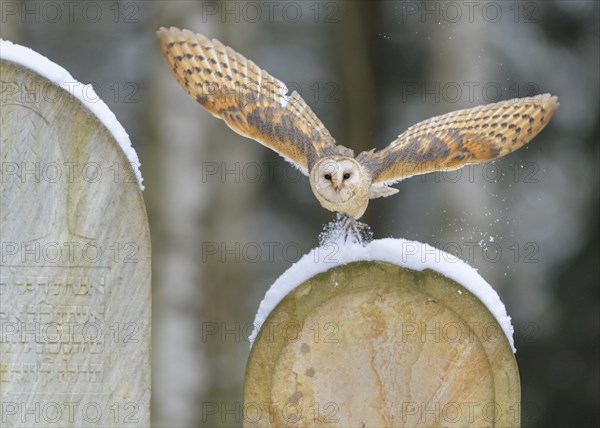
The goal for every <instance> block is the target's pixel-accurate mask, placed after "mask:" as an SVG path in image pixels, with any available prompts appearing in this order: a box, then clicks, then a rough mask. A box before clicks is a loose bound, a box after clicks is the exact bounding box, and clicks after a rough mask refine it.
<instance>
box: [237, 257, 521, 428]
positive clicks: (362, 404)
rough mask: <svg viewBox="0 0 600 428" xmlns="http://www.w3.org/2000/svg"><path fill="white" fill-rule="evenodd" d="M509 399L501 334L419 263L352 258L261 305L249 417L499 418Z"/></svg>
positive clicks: (304, 420) (513, 384)
mask: <svg viewBox="0 0 600 428" xmlns="http://www.w3.org/2000/svg"><path fill="white" fill-rule="evenodd" d="M315 254H316V253H315ZM306 258H307V259H308V258H309V257H308V256H307V257H306ZM308 264H310V263H308ZM304 268H306V266H304ZM451 268H452V266H451ZM458 268H459V267H458V266H457V269H458ZM296 274H297V272H295V273H294V274H293V275H290V277H294V276H295V275H296ZM284 275H285V274H284ZM278 281H279V280H278ZM502 310H503V309H502ZM519 406H520V384H519V373H518V368H517V365H516V361H515V358H514V355H513V351H512V349H511V344H510V343H509V341H508V339H507V336H506V334H505V332H504V331H503V327H502V326H501V325H500V324H499V322H498V320H497V319H496V318H495V316H494V315H492V313H491V312H490V309H488V307H486V305H484V304H483V303H482V301H481V300H480V299H479V298H478V297H477V296H475V295H474V294H473V293H472V292H471V291H469V290H468V289H467V288H465V287H463V286H462V285H460V284H459V283H457V282H455V281H453V280H451V279H449V278H447V277H446V276H444V275H441V274H439V273H437V272H434V271H432V270H429V269H425V270H422V271H417V270H412V269H407V268H406V267H401V266H398V265H396V264H392V263H388V262H382V261H358V262H353V263H349V264H345V265H341V266H336V267H332V268H331V269H329V270H326V271H325V272H322V273H319V274H316V275H314V276H312V277H310V279H308V280H306V281H303V282H301V284H300V285H298V286H297V287H296V288H294V289H292V290H291V291H290V292H289V293H288V294H287V295H285V297H284V298H283V299H282V300H281V301H280V302H279V303H278V304H277V306H275V308H274V309H273V310H272V311H271V312H270V314H269V315H268V317H267V318H266V320H265V321H264V323H263V324H262V326H261V329H260V333H259V334H258V336H257V338H256V340H255V342H254V344H253V347H252V351H251V354H250V357H249V360H248V365H247V368H246V379H245V387H244V407H243V409H244V426H247V427H258V426H260V427H267V426H273V427H275V426H303V427H308V426H336V427H365V426H367V427H369V426H388V427H419V426H422V427H434V426H444V427H448V426H455V427H467V426H472V427H481V426H488V427H491V426H502V427H508V426H519V424H520V407H519Z"/></svg>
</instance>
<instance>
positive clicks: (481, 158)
mask: <svg viewBox="0 0 600 428" xmlns="http://www.w3.org/2000/svg"><path fill="white" fill-rule="evenodd" d="M558 106H559V103H558V101H557V98H556V97H553V96H551V95H550V94H543V95H538V96H535V97H530V98H518V99H513V100H508V101H501V102H498V103H493V104H487V105H483V106H478V107H474V108H470V109H465V110H458V111H455V112H451V113H448V114H444V115H442V116H437V117H433V118H431V119H427V120H425V121H423V122H419V123H417V124H416V125H413V126H411V127H410V128H409V129H408V130H407V131H406V132H404V133H402V134H401V135H400V136H399V137H398V138H397V139H396V140H395V141H393V142H392V143H391V144H390V145H389V146H388V147H386V148H385V149H383V150H380V151H375V150H371V151H370V152H363V153H361V154H360V155H359V156H358V160H359V162H360V163H361V164H363V165H364V166H365V167H366V168H367V170H368V171H369V172H370V174H371V177H372V179H373V184H374V185H378V184H381V185H386V184H391V183H394V182H396V181H400V180H402V179H404V178H407V177H410V176H412V175H417V174H425V173H428V172H432V171H439V170H449V169H457V168H460V167H462V166H464V165H468V164H473V163H480V162H486V161H489V160H492V159H496V158H499V157H501V156H504V155H507V154H509V153H511V152H513V151H515V150H517V149H519V148H520V147H522V146H523V145H525V144H527V143H528V142H529V141H531V139H533V137H535V136H536V135H537V134H538V133H539V132H540V131H541V130H542V129H544V127H545V126H546V125H547V124H548V122H549V121H550V119H551V118H552V115H553V114H554V111H555V110H556V109H557V108H558Z"/></svg>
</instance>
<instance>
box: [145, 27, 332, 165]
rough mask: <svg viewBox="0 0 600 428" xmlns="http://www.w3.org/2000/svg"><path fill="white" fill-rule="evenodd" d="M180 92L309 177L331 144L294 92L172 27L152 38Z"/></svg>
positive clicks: (217, 46)
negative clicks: (289, 93) (313, 167)
mask: <svg viewBox="0 0 600 428" xmlns="http://www.w3.org/2000/svg"><path fill="white" fill-rule="evenodd" d="M157 36H158V39H159V41H160V48H161V50H162V53H163V56H164V59H165V61H166V63H167V64H168V66H169V69H170V70H171V72H172V73H173V75H174V76H175V78H176V79H177V81H178V82H179V84H180V85H181V86H183V88H184V89H185V90H186V91H187V92H188V94H190V95H191V96H192V97H193V98H194V99H196V100H197V101H198V102H199V103H200V104H202V106H204V108H206V109H207V110H208V111H209V112H211V113H212V114H213V115H214V116H216V117H218V118H221V119H223V120H224V121H225V123H227V125H228V126H229V127H230V128H231V129H233V130H234V131H236V132H237V133H239V134H241V135H243V136H245V137H248V138H251V139H253V140H256V141H258V142H259V143H261V144H263V145H265V146H267V147H269V148H271V149H273V150H275V151H276V152H277V153H279V154H280V155H282V156H283V157H284V158H285V159H286V160H288V161H290V162H292V163H293V164H294V165H296V166H297V167H299V168H300V170H301V171H302V172H304V173H305V174H307V175H308V172H309V170H310V168H311V167H312V165H314V163H316V161H317V160H318V159H320V158H321V157H323V156H327V155H330V154H331V153H335V151H336V150H337V148H336V146H335V140H334V139H333V138H332V137H331V135H330V134H329V131H328V130H327V129H326V128H325V126H324V125H323V124H322V123H321V121H320V120H319V119H318V118H317V117H316V115H315V114H314V113H313V111H312V110H311V109H310V107H308V105H307V104H306V103H305V101H304V100H303V99H302V98H301V97H300V95H298V93H297V92H296V91H294V92H293V93H292V94H291V95H288V94H287V92H288V89H287V87H286V86H285V84H284V83H283V82H281V81H279V80H278V79H276V78H274V77H273V76H271V75H269V74H268V73H267V72H266V71H264V70H262V69H260V68H259V67H258V66H256V64H254V63H253V62H252V61H250V60H248V59H246V58H245V57H244V56H242V55H241V54H239V53H237V52H235V51H234V50H233V49H231V48H230V47H227V46H224V45H223V44H222V43H221V42H219V41H218V40H216V39H213V40H209V39H208V38H206V37H204V36H203V35H201V34H194V33H192V32H191V31H188V30H180V29H178V28H175V27H171V28H170V29H166V28H161V29H160V30H159V31H158V32H157Z"/></svg>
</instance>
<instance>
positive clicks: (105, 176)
mask: <svg viewBox="0 0 600 428" xmlns="http://www.w3.org/2000/svg"><path fill="white" fill-rule="evenodd" d="M0 76H1V85H2V86H1V89H0V98H1V99H0V107H1V110H0V133H1V146H0V152H1V182H0V190H1V195H0V196H1V203H0V230H1V232H0V250H1V252H0V420H1V423H0V425H2V426H19V427H38V426H39V427H86V426H128V427H135V426H144V427H147V426H149V425H150V411H149V403H150V309H151V294H150V240H149V231H148V221H147V218H146V212H145V207H144V202H143V200H142V194H141V190H142V186H141V176H140V175H139V171H138V168H137V164H138V160H137V155H136V154H135V152H134V151H133V149H132V148H131V145H130V142H129V137H128V136H127V133H126V132H125V130H124V129H123V128H122V127H121V125H120V124H119V123H118V121H117V120H116V118H115V117H114V115H113V114H112V113H111V112H110V111H109V109H108V107H106V105H105V104H104V103H103V102H102V101H101V100H100V98H99V97H98V96H97V95H96V94H95V93H94V91H93V90H92V88H91V86H84V85H82V84H81V83H78V82H77V81H76V80H75V79H73V78H72V77H71V76H70V74H69V73H68V72H67V71H66V70H64V69H63V68H61V67H60V66H58V65H56V64H54V63H52V62H51V61H49V60H48V59H46V58H45V57H43V56H41V55H39V54H37V53H36V52H34V51H32V50H30V49H27V48H24V47H22V46H18V45H13V44H12V43H10V42H6V41H2V42H1V45H0Z"/></svg>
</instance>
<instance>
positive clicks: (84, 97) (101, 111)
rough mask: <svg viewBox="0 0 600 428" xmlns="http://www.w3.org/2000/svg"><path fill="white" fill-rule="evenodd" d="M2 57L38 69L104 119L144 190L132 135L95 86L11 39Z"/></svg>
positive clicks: (0, 49)
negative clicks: (80, 79)
mask: <svg viewBox="0 0 600 428" xmlns="http://www.w3.org/2000/svg"><path fill="white" fill-rule="evenodd" d="M0 59H2V60H5V61H10V62H14V63H16V64H19V65H21V66H23V67H26V68H28V69H30V70H32V71H34V72H36V73H37V74H39V75H40V76H42V77H44V78H46V79H48V80H49V81H51V82H52V83H54V84H55V85H57V86H59V87H60V88H62V89H64V90H65V91H67V92H68V93H69V94H71V95H72V96H74V97H75V98H77V99H78V100H80V101H81V102H82V103H83V105H85V106H86V107H87V109H88V110H90V111H91V112H92V113H93V114H94V116H96V117H97V118H98V120H99V121H100V122H102V124H103V125H104V126H105V127H106V128H107V129H108V132H110V133H111V134H112V136H113V137H114V139H115V140H116V141H117V143H118V144H119V146H121V149H122V150H123V152H124V153H125V156H127V159H128V160H129V163H130V164H131V166H132V168H133V170H134V172H135V176H136V177H137V180H138V184H139V185H140V189H141V190H144V185H143V184H142V182H143V178H142V174H141V172H140V168H139V167H140V161H139V158H138V155H137V153H136V152H135V149H134V148H133V147H132V146H131V141H130V140H129V135H127V132H126V131H125V129H124V128H123V126H122V125H121V124H120V123H119V121H118V120H117V118H116V117H115V115H114V113H113V112H112V111H110V109H109V108H108V106H107V105H106V104H105V103H104V101H102V99H101V98H100V97H99V96H98V95H96V93H95V92H94V89H93V88H92V86H91V85H89V84H88V85H84V84H83V83H80V82H78V81H77V80H76V79H74V78H73V76H71V74H70V73H69V72H68V71H67V70H65V69H64V68H62V67H61V66H60V65H58V64H56V63H54V62H52V61H50V60H49V59H48V58H46V57H45V56H43V55H41V54H39V53H37V52H36V51H34V50H32V49H30V48H28V47H25V46H21V45H18V44H15V43H12V42H10V41H8V40H3V39H0Z"/></svg>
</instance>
